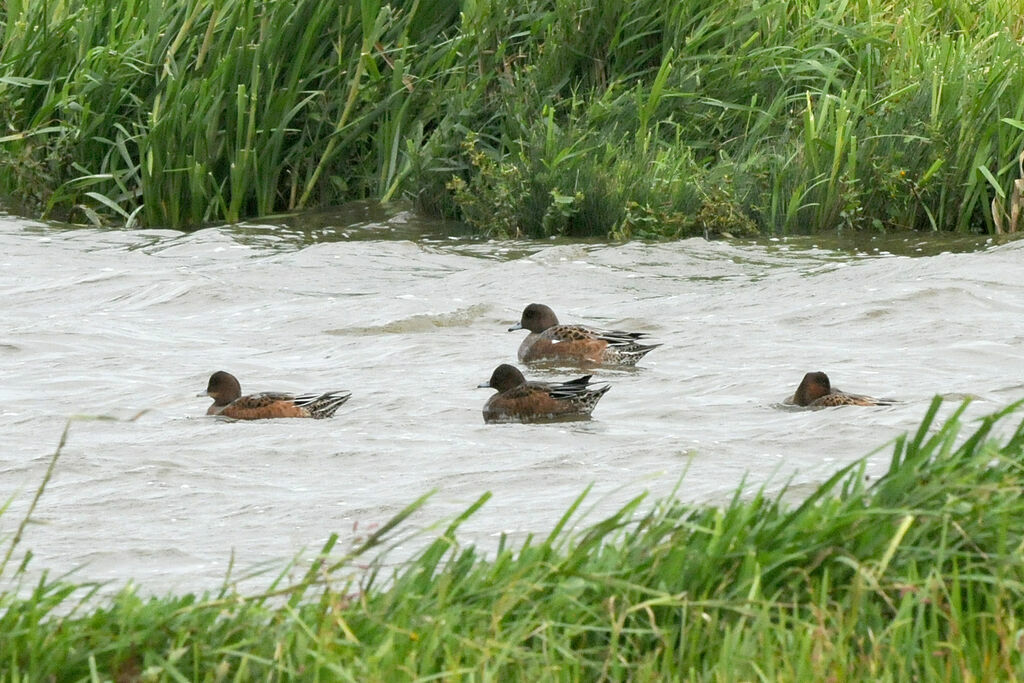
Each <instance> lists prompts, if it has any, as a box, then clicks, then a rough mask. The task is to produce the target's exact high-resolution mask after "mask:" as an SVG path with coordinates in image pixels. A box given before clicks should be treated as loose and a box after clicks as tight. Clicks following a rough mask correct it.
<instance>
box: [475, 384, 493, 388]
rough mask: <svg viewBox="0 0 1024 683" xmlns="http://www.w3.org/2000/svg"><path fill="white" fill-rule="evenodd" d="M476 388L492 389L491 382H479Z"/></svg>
mask: <svg viewBox="0 0 1024 683" xmlns="http://www.w3.org/2000/svg"><path fill="white" fill-rule="evenodd" d="M476 388H477V389H490V388H491V383H490V382H484V383H483V384H477V385H476Z"/></svg>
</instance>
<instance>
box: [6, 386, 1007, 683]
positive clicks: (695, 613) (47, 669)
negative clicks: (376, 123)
mask: <svg viewBox="0 0 1024 683" xmlns="http://www.w3.org/2000/svg"><path fill="white" fill-rule="evenodd" d="M940 405H941V402H940V400H939V399H936V401H935V402H934V403H933V404H932V406H931V408H930V409H929V411H928V413H927V414H926V416H925V417H924V419H923V421H922V423H921V425H920V428H919V429H918V430H917V431H916V432H915V433H914V434H911V435H906V436H904V437H901V438H899V439H897V440H896V442H895V445H894V448H893V455H892V460H891V464H890V467H889V469H888V471H887V472H886V473H885V474H884V475H883V476H881V477H879V478H876V479H872V480H870V481H869V480H866V478H865V463H864V462H863V461H861V462H857V463H854V464H852V465H850V466H848V467H846V468H844V469H843V470H841V471H840V472H838V473H836V474H835V475H834V476H833V477H832V478H831V479H829V480H828V481H827V482H825V483H824V484H822V485H821V486H820V487H819V488H818V489H817V490H816V491H814V492H813V493H812V494H811V495H810V496H809V497H808V498H806V499H805V500H804V501H803V502H802V503H799V504H792V505H789V504H786V503H784V502H783V500H782V497H781V495H780V496H774V497H772V496H766V495H763V494H762V495H754V496H753V497H743V496H741V495H740V493H739V490H737V493H736V495H735V496H734V498H733V499H732V500H731V501H729V502H728V503H727V504H725V505H722V506H706V505H687V504H681V503H679V502H677V501H674V500H673V499H671V498H667V499H664V500H662V501H660V502H655V503H653V504H650V505H648V504H645V502H644V500H643V498H637V499H636V500H633V501H631V502H630V503H628V504H627V505H625V506H624V507H623V508H622V509H620V510H619V511H617V512H615V513H614V514H612V515H611V516H609V517H607V518H605V519H602V520H600V521H597V522H596V523H595V522H593V521H590V522H585V523H583V524H582V525H581V522H582V521H583V520H582V519H581V515H582V514H583V513H582V512H581V510H582V509H583V503H584V498H585V494H584V495H582V496H580V498H579V499H578V500H577V501H576V502H575V503H574V504H573V506H572V507H571V508H570V509H569V510H568V511H567V512H566V513H565V515H564V517H563V518H562V519H561V521H560V522H559V523H558V524H556V526H555V528H554V529H552V530H551V531H550V533H548V534H547V535H544V536H538V537H534V538H531V539H529V540H527V541H526V542H524V543H522V544H521V545H519V546H517V547H512V546H511V545H510V544H509V543H507V542H505V541H503V542H502V543H501V544H500V546H499V548H498V549H497V551H496V552H493V551H492V552H491V553H489V554H487V555H485V554H483V553H482V552H481V551H479V550H477V549H476V548H475V547H473V546H471V545H464V544H462V543H460V542H459V540H458V527H459V525H460V524H461V523H462V522H463V521H464V520H465V519H466V518H468V517H470V516H471V515H472V514H473V513H474V512H476V510H477V509H478V508H479V507H480V506H481V505H483V504H485V502H486V500H487V496H486V495H485V496H482V497H481V498H480V500H479V501H477V503H475V504H474V505H473V506H471V507H470V508H469V509H468V510H467V511H466V512H465V513H464V514H463V515H461V516H460V517H459V518H458V519H456V520H454V521H453V522H452V523H451V524H450V525H449V526H448V528H446V529H444V530H443V531H442V532H440V533H438V534H437V536H436V539H435V540H433V541H432V542H430V543H429V544H428V545H427V547H426V548H425V549H424V550H422V551H421V552H419V553H418V554H417V555H416V556H415V557H413V558H412V559H411V560H409V561H407V562H404V563H401V564H399V565H398V566H397V568H393V569H387V570H386V569H384V568H383V567H384V561H385V559H386V554H379V553H380V552H381V548H383V547H386V546H387V545H388V544H389V543H390V542H391V541H392V540H393V539H394V537H395V536H396V534H398V535H400V534H402V533H403V532H402V531H401V529H402V526H403V525H402V522H403V521H404V520H405V518H406V517H407V516H408V515H409V514H411V512H412V511H414V510H415V509H417V508H418V507H419V506H420V505H422V503H423V501H424V499H420V500H419V501H416V502H414V503H413V504H411V505H410V506H409V507H408V508H407V509H406V510H404V511H403V512H402V513H401V514H399V515H398V516H396V518H395V519H394V520H392V522H391V523H389V524H387V525H385V527H383V528H381V529H379V530H378V531H376V532H375V533H374V534H373V535H372V536H371V537H369V538H367V539H365V540H364V541H363V542H362V544H361V545H360V546H359V547H357V548H354V549H353V550H352V551H350V552H348V553H339V551H338V550H337V549H336V548H335V545H336V539H335V538H332V539H331V540H330V541H329V542H328V543H327V545H326V546H325V547H324V549H323V552H322V553H321V554H320V555H319V556H318V557H317V558H316V559H315V561H314V562H313V563H312V564H311V565H310V566H309V569H308V571H306V573H305V576H304V578H302V579H301V580H298V581H296V582H294V583H293V584H291V585H286V582H285V581H284V580H283V579H282V578H279V579H278V580H277V581H275V582H274V583H273V584H272V585H271V586H270V587H269V588H268V590H267V591H266V592H265V593H263V594H260V595H249V596H243V595H239V594H237V593H235V592H233V591H231V590H229V589H227V588H224V589H222V590H221V591H219V592H218V593H216V594H206V595H202V596H195V595H186V596H180V597H175V596H166V597H162V598H142V597H140V596H139V595H138V594H137V593H136V592H135V591H134V590H132V589H131V588H130V587H129V588H125V589H124V590H122V591H120V592H119V593H117V594H116V595H114V596H113V597H107V596H103V595H100V594H98V593H97V592H96V587H95V586H76V585H74V584H72V583H69V582H68V581H66V580H59V579H58V580H53V579H50V578H47V577H44V578H43V579H41V580H40V581H38V583H37V584H35V585H34V586H25V587H23V588H24V589H25V590H23V591H22V593H20V594H17V595H16V594H15V592H14V591H11V592H7V593H4V594H3V595H2V596H0V609H2V614H0V632H2V633H3V634H4V637H3V638H2V639H0V680H4V681H20V680H41V679H44V678H47V677H48V676H49V675H51V674H54V675H56V679H57V680H86V679H88V680H102V679H111V678H118V677H121V678H119V680H139V679H140V678H141V679H143V680H251V679H254V678H261V679H266V680H292V679H300V680H360V681H362V680H381V681H383V680H406V679H416V680H453V679H473V680H552V679H556V680H580V679H586V680H598V679H604V680H622V679H635V680H654V679H657V680H683V679H686V680H757V679H761V680H813V681H820V680H873V681H874V680H889V681H902V680H1006V679H1013V678H1015V677H1017V676H1018V674H1019V672H1020V671H1021V670H1022V666H1024V662H1022V661H1021V660H1022V657H1021V633H1022V630H1021V629H1022V628H1024V595H1022V593H1024V561H1022V550H1024V522H1022V520H1024V496H1022V495H1021V494H1022V488H1024V467H1022V466H1024V422H1021V423H1019V424H1017V426H1016V427H1015V428H1014V427H1013V426H1012V424H1007V421H1008V419H1016V417H1018V416H1019V408H1020V405H1021V404H1020V403H1017V404H1014V405H1013V406H1010V407H1009V408H1007V409H1005V410H1002V411H999V412H998V413H995V414H993V415H990V416H988V417H986V418H984V419H982V420H980V421H979V424H978V425H977V426H976V428H974V430H973V431H972V432H970V433H969V434H963V433H962V425H961V419H962V415H963V411H964V409H965V407H966V404H964V405H961V406H960V407H959V408H957V409H956V410H955V411H954V412H953V413H952V415H951V416H950V417H948V418H947V419H946V420H945V422H944V423H942V424H936V414H937V412H938V411H939V409H940ZM58 456H59V450H58V452H57V454H55V456H54V460H55V461H56V458H57V457H58ZM40 489H42V487H40ZM573 526H580V528H581V529H582V530H580V531H570V529H571V528H572V527H573ZM406 540H408V539H406ZM368 558H369V559H368ZM4 572H5V576H6V577H7V578H10V575H11V574H13V576H14V577H15V578H17V577H18V576H24V574H23V570H22V569H21V568H17V569H13V570H11V568H9V567H7V563H6V562H5V566H4ZM282 576H284V573H283V574H282Z"/></svg>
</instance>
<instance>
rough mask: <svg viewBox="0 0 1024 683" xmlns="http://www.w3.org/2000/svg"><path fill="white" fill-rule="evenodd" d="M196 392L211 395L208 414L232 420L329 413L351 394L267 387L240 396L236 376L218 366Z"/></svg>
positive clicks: (325, 415) (322, 415)
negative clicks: (291, 391) (217, 369)
mask: <svg viewBox="0 0 1024 683" xmlns="http://www.w3.org/2000/svg"><path fill="white" fill-rule="evenodd" d="M199 396H209V397H211V398H212V399H213V405H211V406H210V408H209V409H208V410H207V411H206V414H207V415H222V416H224V417H230V418H233V419H235V420H263V419H270V418H275V417H311V418H314V419H319V418H325V417H331V416H332V415H334V412H335V411H336V410H337V409H338V407H339V406H340V405H341V404H342V403H344V402H345V401H347V400H348V399H349V398H350V397H351V396H352V394H351V393H350V392H348V391H331V392H328V393H325V394H300V395H298V396H296V395H294V394H285V393H281V392H275V391H267V392H264V393H261V394H251V395H249V396H242V387H241V385H239V383H238V380H237V379H235V376H234V375H232V374H231V373H228V372H224V371H223V370H219V371H217V372H215V373H213V374H212V375H210V382H209V384H208V385H207V386H206V391H205V392H202V393H200V394H199Z"/></svg>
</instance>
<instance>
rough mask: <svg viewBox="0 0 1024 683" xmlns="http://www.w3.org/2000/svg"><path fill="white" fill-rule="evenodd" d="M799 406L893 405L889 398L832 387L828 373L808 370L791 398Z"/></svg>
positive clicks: (791, 401)
mask: <svg viewBox="0 0 1024 683" xmlns="http://www.w3.org/2000/svg"><path fill="white" fill-rule="evenodd" d="M789 402H790V403H795V404H796V405H798V406H805V407H807V408H827V407H830V406H887V405H892V403H893V402H892V401H891V400H889V399H880V398H872V397H871V396H862V395H860V394H848V393H846V392H845V391H840V390H839V389H834V388H832V383H831V382H829V379H828V375H826V374H825V373H824V372H808V373H807V374H806V375H804V378H803V380H801V381H800V386H798V387H797V388H796V393H794V394H793V397H792V398H791V399H790V400H789Z"/></svg>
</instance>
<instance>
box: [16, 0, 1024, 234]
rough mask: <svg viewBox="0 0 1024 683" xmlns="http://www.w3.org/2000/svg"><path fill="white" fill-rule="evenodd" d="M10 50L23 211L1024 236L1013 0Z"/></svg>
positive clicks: (45, 35) (238, 33) (428, 23)
mask: <svg viewBox="0 0 1024 683" xmlns="http://www.w3.org/2000/svg"><path fill="white" fill-rule="evenodd" d="M0 31H2V44H0V119H2V122H3V130H0V198H2V200H3V203H4V204H5V205H6V206H7V207H8V208H9V209H10V210H12V211H16V212H19V213H24V214H26V215H37V216H47V217H52V218H58V219H67V220H72V221H75V222H85V223H96V224H115V225H118V224H120V225H123V224H128V225H145V226H162V227H174V228H189V227H196V226H200V225H203V224H206V223H210V222H217V221H239V220H242V219H244V218H247V217H255V216H265V215H268V214H273V213H275V212H282V211H292V210H301V209H307V208H317V207H324V206H331V205H336V204H338V203H341V202H345V201H348V200H354V199H368V198H369V199H379V200H384V201H388V200H394V199H399V198H412V199H414V200H416V201H417V202H418V204H419V206H420V208H421V209H423V210H426V211H429V212H431V213H433V214H437V215H444V216H450V217H454V218H459V219H461V220H464V221H466V222H468V223H469V224H471V225H473V226H475V227H476V229H478V230H479V231H480V232H481V233H484V234H488V235H493V236H499V237H500V236H516V235H525V236H544V235H554V234H564V235H570V236H591V235H598V236H611V237H613V238H629V237H676V236H687V235H693V234H718V233H721V232H728V233H730V234H736V235H746V234H757V233H760V234H790V233H804V232H815V231H821V230H835V229H844V228H849V229H868V230H887V231H888V230H904V229H914V230H939V231H958V232H988V233H995V232H1001V231H1005V232H1010V231H1013V230H1018V229H1021V228H1022V227H1024V225H1022V223H1024V218H1021V217H1020V216H1019V210H1020V209H1021V204H1022V200H1021V192H1022V189H1024V188H1022V186H1024V179H1022V176H1024V173H1022V158H1021V155H1022V152H1024V18H1022V14H1021V13H1020V12H1019V11H1017V8H1016V7H1015V5H1014V3H1011V2H1005V0H978V1H977V2H971V3H965V2H961V1H960V0H858V1H857V2H850V1H849V0H823V1H821V2H818V1H814V2H812V1H811V0H791V1H785V2H783V1H781V0H780V1H769V2H761V3H750V2H746V1H744V0H724V1H723V2H712V3H709V2H704V1H698V0H613V1H611V2H594V1H593V0H558V1H555V0H524V1H523V2H516V3H507V2H498V1H496V0H463V1H462V2H461V3H460V2H450V0H395V1H394V2H391V3H382V2H380V1H379V0H354V1H352V2H337V3H324V2H320V1H319V0H262V1H260V0H190V1H189V2H171V1H170V0H164V1H163V2H160V1H157V2H148V1H147V2H142V1H141V0H89V1H88V2H86V1H85V0H66V1H64V2H29V1H27V0H12V1H11V2H7V3H5V5H4V7H3V8H2V9H0ZM1015 211H1016V212H1018V213H1015ZM1015 216H1016V219H1015Z"/></svg>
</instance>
